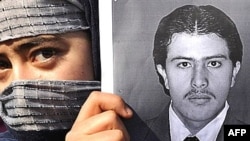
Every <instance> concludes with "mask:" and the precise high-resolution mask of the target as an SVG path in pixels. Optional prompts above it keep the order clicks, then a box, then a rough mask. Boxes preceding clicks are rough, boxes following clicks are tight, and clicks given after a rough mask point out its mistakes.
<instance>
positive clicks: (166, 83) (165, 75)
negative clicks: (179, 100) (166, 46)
mask: <svg viewBox="0 0 250 141" xmlns="http://www.w3.org/2000/svg"><path fill="white" fill-rule="evenodd" d="M156 68H157V72H158V73H159V74H160V75H161V77H162V78H163V80H164V84H165V87H166V89H169V85H168V78H167V73H166V70H165V69H164V68H163V67H162V65H160V64H158V65H156Z"/></svg>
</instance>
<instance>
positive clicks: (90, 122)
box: [66, 92, 133, 141]
mask: <svg viewBox="0 0 250 141" xmlns="http://www.w3.org/2000/svg"><path fill="white" fill-rule="evenodd" d="M132 114H133V113H132V110H131V109H130V108H129V107H128V106H127V105H126V103H125V102H124V101H123V100H122V98H121V97H119V96H118V95H115V94H109V93H103V92H92V93H91V94H90V96H89V98H88V99H87V100H86V102H85V103H84V105H83V106H82V108H81V110H80V112H79V114H78V117H77V119H76V120H75V123H74V125H73V127H72V128H71V130H70V131H69V132H68V133H67V135H66V141H85V140H86V141H89V140H91V141H97V140H98V141H106V140H107V141H129V135H128V132H127V130H126V128H125V126H124V124H123V122H122V121H121V119H120V117H122V118H130V117H131V116H132Z"/></svg>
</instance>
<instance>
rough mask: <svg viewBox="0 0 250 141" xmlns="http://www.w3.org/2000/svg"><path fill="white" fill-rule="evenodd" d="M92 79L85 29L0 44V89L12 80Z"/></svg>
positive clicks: (89, 46)
mask: <svg viewBox="0 0 250 141" xmlns="http://www.w3.org/2000/svg"><path fill="white" fill-rule="evenodd" d="M27 79H29V80H34V79H43V80H46V79H50V80H51V79H53V80H76V79H80V80H93V79H94V76H93V66H92V56H91V45H90V42H89V39H88V36H87V34H86V33H85V32H72V33H66V34H61V35H40V36H35V37H26V38H20V39H14V40H8V41H5V42H3V43H0V90H3V89H4V88H5V87H6V86H8V85H9V84H10V83H11V81H14V80H27Z"/></svg>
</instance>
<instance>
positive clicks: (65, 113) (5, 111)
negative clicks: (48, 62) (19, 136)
mask: <svg viewBox="0 0 250 141" xmlns="http://www.w3.org/2000/svg"><path fill="white" fill-rule="evenodd" d="M94 90H100V82H99V81H47V80H46V81H45V80H35V81H14V82H12V83H11V84H10V86H8V87H7V88H6V89H5V90H4V91H3V92H2V94H1V96H0V115H1V117H2V119H3V121H4V122H5V124H7V125H8V127H9V128H10V129H12V130H14V131H43V130H50V131H53V130H61V129H70V128H71V127H72V125H73V123H74V121H75V119H76V117H77V115H78V113H79V111H80V108H81V106H82V105H83V103H84V101H85V100H86V99H87V97H88V96H89V94H90V93H91V92H92V91H94Z"/></svg>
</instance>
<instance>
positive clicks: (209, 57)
mask: <svg viewBox="0 0 250 141" xmlns="http://www.w3.org/2000/svg"><path fill="white" fill-rule="evenodd" d="M216 58H218V59H219V58H222V59H228V57H227V56H225V55H223V54H218V55H212V56H206V57H204V60H210V59H216ZM175 60H189V61H194V60H195V59H194V58H192V57H184V56H177V57H174V58H172V59H171V62H173V61H175Z"/></svg>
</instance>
